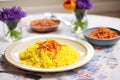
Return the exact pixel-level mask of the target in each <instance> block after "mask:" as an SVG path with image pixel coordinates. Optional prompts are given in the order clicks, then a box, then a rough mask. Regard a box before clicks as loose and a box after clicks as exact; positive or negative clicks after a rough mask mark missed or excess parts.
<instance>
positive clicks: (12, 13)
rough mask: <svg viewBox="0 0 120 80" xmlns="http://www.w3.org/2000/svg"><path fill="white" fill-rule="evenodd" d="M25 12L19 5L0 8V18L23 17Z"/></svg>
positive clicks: (3, 19)
mask: <svg viewBox="0 0 120 80" xmlns="http://www.w3.org/2000/svg"><path fill="white" fill-rule="evenodd" d="M25 16H26V13H25V12H24V11H22V9H21V8H20V7H15V6H14V7H12V8H2V10H1V11H0V20H1V21H5V20H16V19H21V18H22V17H25Z"/></svg>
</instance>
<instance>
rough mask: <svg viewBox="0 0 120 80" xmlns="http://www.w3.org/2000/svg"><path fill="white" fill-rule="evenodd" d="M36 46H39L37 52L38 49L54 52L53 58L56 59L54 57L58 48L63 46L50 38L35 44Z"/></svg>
mask: <svg viewBox="0 0 120 80" xmlns="http://www.w3.org/2000/svg"><path fill="white" fill-rule="evenodd" d="M37 44H38V45H39V47H38V50H40V49H45V50H47V51H51V50H54V56H53V58H56V56H57V54H58V48H60V47H61V46H63V45H61V44H60V43H58V42H57V41H55V40H51V39H50V38H48V39H47V40H46V41H43V42H37Z"/></svg>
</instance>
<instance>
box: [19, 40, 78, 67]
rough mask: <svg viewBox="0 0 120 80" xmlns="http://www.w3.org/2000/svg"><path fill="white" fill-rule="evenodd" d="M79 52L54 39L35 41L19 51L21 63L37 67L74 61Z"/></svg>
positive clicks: (55, 65) (66, 63)
mask: <svg viewBox="0 0 120 80" xmlns="http://www.w3.org/2000/svg"><path fill="white" fill-rule="evenodd" d="M79 58H80V53H79V52H78V51H77V50H75V49H74V48H73V47H72V46H71V45H69V44H65V43H63V42H59V41H57V40H54V39H50V38H48V39H46V40H43V41H36V42H34V43H33V44H31V45H29V46H28V47H27V48H26V49H25V50H23V51H20V61H21V63H22V64H25V65H29V66H33V67H37V68H55V67H62V66H67V65H70V64H73V63H75V62H76V61H77V60H78V59H79Z"/></svg>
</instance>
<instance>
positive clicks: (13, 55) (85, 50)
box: [5, 35, 94, 72]
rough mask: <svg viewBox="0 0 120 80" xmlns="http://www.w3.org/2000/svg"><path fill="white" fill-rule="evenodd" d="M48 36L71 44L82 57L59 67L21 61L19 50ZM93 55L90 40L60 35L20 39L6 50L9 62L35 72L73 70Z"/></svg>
mask: <svg viewBox="0 0 120 80" xmlns="http://www.w3.org/2000/svg"><path fill="white" fill-rule="evenodd" d="M48 37H50V38H52V39H56V40H58V41H61V42H64V43H66V44H70V45H71V46H73V47H74V48H75V49H76V50H78V51H79V52H80V54H81V55H82V56H81V58H80V59H79V60H78V61H77V62H76V63H74V64H71V65H68V66H64V67H59V68H35V67H32V66H27V65H23V64H21V63H20V59H19V52H20V51H21V50H25V49H26V48H27V47H28V45H29V44H31V43H34V42H35V41H38V40H44V39H46V38H48ZM93 56H94V49H93V47H92V46H91V45H90V44H89V43H88V42H86V41H83V40H81V39H78V40H77V39H75V38H71V37H66V36H59V35H44V36H36V37H30V38H26V39H22V40H20V41H17V42H14V43H13V44H11V45H10V46H8V47H7V49H6V50H5V58H6V59H7V61H8V62H10V63H11V64H12V65H14V66H16V67H18V68H21V69H24V70H29V71H34V72H60V71H67V70H71V69H74V68H78V67H81V66H83V65H85V64H86V63H88V62H89V61H90V60H91V59H92V58H93Z"/></svg>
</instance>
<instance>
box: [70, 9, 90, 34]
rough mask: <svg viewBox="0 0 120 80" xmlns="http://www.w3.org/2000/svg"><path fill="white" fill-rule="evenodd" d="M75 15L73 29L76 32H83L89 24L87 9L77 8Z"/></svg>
mask: <svg viewBox="0 0 120 80" xmlns="http://www.w3.org/2000/svg"><path fill="white" fill-rule="evenodd" d="M74 16H75V18H74V20H73V23H72V31H73V32H75V33H81V32H82V31H83V30H85V29H86V28H87V26H88V19H87V10H85V9H75V10H74Z"/></svg>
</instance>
